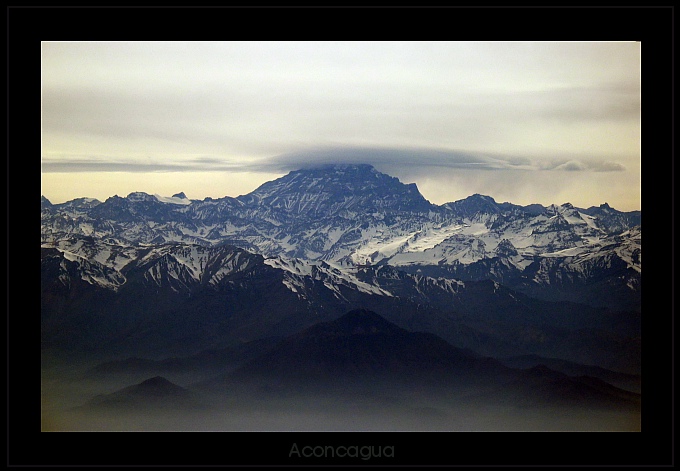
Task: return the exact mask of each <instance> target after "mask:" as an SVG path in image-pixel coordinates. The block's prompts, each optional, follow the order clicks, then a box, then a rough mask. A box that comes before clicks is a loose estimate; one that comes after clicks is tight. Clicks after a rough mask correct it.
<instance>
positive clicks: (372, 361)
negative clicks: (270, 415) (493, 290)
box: [232, 309, 500, 382]
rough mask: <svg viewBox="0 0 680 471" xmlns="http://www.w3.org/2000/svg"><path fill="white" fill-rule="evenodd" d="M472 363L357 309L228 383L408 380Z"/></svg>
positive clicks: (293, 340)
mask: <svg viewBox="0 0 680 471" xmlns="http://www.w3.org/2000/svg"><path fill="white" fill-rule="evenodd" d="M475 361H477V357H476V356H473V355H472V354H470V353H466V352H464V351H462V350H460V349H456V348H454V347H452V346H451V345H449V344H448V343H447V342H445V341H444V340H443V339H441V338H439V337H437V336H435V335H432V334H428V333H418V332H415V333H414V332H409V331H407V330H405V329H402V328H400V327H398V326H396V325H394V324H392V323H390V322H388V321H387V320H385V319H384V318H383V317H381V316H379V315H378V314H376V313H375V312H372V311H368V310H365V309H357V310H353V311H350V312H348V313H347V314H345V315H343V316H341V317H340V318H338V319H336V320H334V321H329V322H323V323H319V324H315V325H313V326H312V327H309V328H307V329H305V330H303V331H302V332H300V333H298V334H294V335H292V336H290V337H288V338H286V339H284V340H283V341H282V342H281V343H280V344H279V345H278V346H276V347H275V348H274V349H273V350H271V351H269V352H267V353H266V354H264V355H262V356H260V357H258V358H256V359H255V360H253V361H251V362H250V363H248V364H247V365H245V366H243V367H242V368H240V369H239V370H237V371H236V372H235V373H234V374H233V375H232V377H233V378H238V379H244V378H250V377H253V376H263V377H271V378H275V379H276V380H277V381H278V382H280V381H297V382H299V381H302V382H307V381H312V380H320V381H327V380H333V381H337V380H341V381H345V380H348V379H355V378H363V377H364V376H368V377H372V378H377V377H380V376H382V375H397V374H398V375H403V377H404V378H411V379H412V380H413V379H415V378H416V377H420V376H421V375H423V374H431V373H436V374H438V375H440V374H442V373H448V372H450V371H458V370H461V369H465V370H467V369H470V368H471V367H472V366H473V364H474V363H475ZM499 367H500V365H499Z"/></svg>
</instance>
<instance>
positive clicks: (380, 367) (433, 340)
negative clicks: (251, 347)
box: [202, 310, 639, 410]
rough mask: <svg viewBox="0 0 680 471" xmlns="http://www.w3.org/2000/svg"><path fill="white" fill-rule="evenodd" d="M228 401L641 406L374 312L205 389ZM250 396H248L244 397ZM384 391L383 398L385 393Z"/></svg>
mask: <svg viewBox="0 0 680 471" xmlns="http://www.w3.org/2000/svg"><path fill="white" fill-rule="evenodd" d="M202 388H204V389H205V390H210V391H214V392H221V393H223V394H225V393H226V394H229V393H230V392H233V393H235V394H241V393H244V392H245V394H246V395H250V394H256V395H257V394H264V395H265V396H266V395H268V394H274V395H275V397H280V396H281V394H283V395H285V396H287V395H289V394H292V395H293V397H297V396H305V395H306V394H310V393H314V394H321V393H324V394H327V393H331V394H333V395H337V397H338V398H340V397H345V395H349V396H350V397H352V396H353V395H354V394H356V393H359V394H364V393H366V392H368V393H369V394H371V395H380V394H388V395H396V396H398V397H401V396H402V395H406V396H409V395H411V394H413V392H414V391H418V393H419V394H424V395H425V396H426V397H431V398H432V400H435V398H437V399H436V400H444V401H454V402H457V401H462V402H463V403H465V402H468V401H472V402H477V401H479V400H480V399H483V400H493V401H494V402H497V401H502V402H505V403H511V404H516V405H518V406H523V405H524V406H527V405H528V406H530V407H535V406H538V405H540V404H544V405H547V404H549V405H553V406H554V405H556V404H561V405H566V406H570V407H571V406H575V407H579V408H581V407H585V408H587V407H596V408H601V407H604V408H615V409H616V408H630V409H633V410H635V409H636V408H638V407H639V395H637V394H635V393H631V392H628V391H624V390H620V389H618V388H616V387H614V386H611V385H609V384H608V383H606V382H604V381H601V380H598V379H596V378H590V377H587V376H580V377H571V376H568V375H565V374H563V373H559V372H557V371H553V370H551V369H549V368H548V367H545V366H542V365H541V366H538V367H534V368H532V369H529V370H516V369H513V368H508V367H506V366H504V365H502V364H501V363H500V362H498V361H496V360H493V359H491V358H486V357H480V356H479V355H475V354H473V353H471V352H469V351H465V350H461V349H458V348H455V347H453V346H452V345H450V344H449V343H447V342H446V341H444V340H443V339H442V338H440V337H437V336H436V335H432V334H429V333H423V332H410V331H407V330H405V329H402V328H400V327H398V326H396V325H394V324H392V323H390V322H388V321H387V320H386V319H384V318H383V317H381V316H379V315H378V314H376V313H375V312H372V311H368V310H353V311H350V312H348V313H346V314H344V315H343V316H341V317H339V318H338V319H336V320H333V321H330V322H322V323H318V324H316V325H313V326H311V327H309V328H307V329H305V330H303V331H301V332H299V333H297V334H294V335H291V336H288V337H287V338H285V339H284V340H283V341H281V343H279V344H278V345H277V346H276V347H274V348H273V349H272V350H270V351H268V352H266V353H264V354H262V355H260V356H259V357H256V358H255V359H253V360H251V361H249V362H247V363H246V364H245V365H244V366H242V367H241V368H239V369H237V370H236V371H235V372H233V373H230V374H228V375H226V376H223V377H222V378H219V379H213V380H210V381H207V382H205V383H203V385H202ZM248 391H250V392H248ZM388 391H389V392H388Z"/></svg>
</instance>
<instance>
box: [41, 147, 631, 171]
mask: <svg viewBox="0 0 680 471" xmlns="http://www.w3.org/2000/svg"><path fill="white" fill-rule="evenodd" d="M328 164H370V165H373V166H374V167H376V168H377V169H379V170H381V171H383V172H386V173H390V172H404V171H408V172H409V173H411V174H413V175H423V176H424V175H428V174H433V173H436V172H437V171H438V169H466V170H482V171H503V170H505V171H516V170H522V171H567V172H620V171H624V170H626V168H625V167H624V166H623V165H621V164H619V163H617V162H611V161H604V160H597V159H587V160H586V159H568V158H564V159H553V160H542V159H537V158H533V159H532V158H529V157H525V156H517V155H502V154H491V153H483V152H475V151H466V150H447V149H428V148H416V147H408V148H392V147H369V146H366V147H362V146H322V147H310V148H304V149H300V150H297V151H291V152H287V153H284V154H279V155H277V156H274V157H268V158H266V159H252V158H251V159H235V158H220V157H216V156H199V157H186V158H181V157H178V158H174V159H172V160H168V161H162V162H159V161H156V160H155V159H151V158H146V159H126V160H121V159H115V158H110V157H107V156H101V157H96V158H95V157H83V156H74V157H61V156H60V157H48V158H44V159H43V162H42V170H43V172H94V171H97V172H265V173H276V172H279V173H285V172H289V171H292V170H298V169H301V168H310V167H316V166H320V165H328Z"/></svg>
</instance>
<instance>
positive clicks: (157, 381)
mask: <svg viewBox="0 0 680 471" xmlns="http://www.w3.org/2000/svg"><path fill="white" fill-rule="evenodd" d="M167 384H173V383H171V382H170V381H168V380H167V379H165V378H164V377H162V376H154V377H153V378H149V379H147V380H144V381H142V382H141V383H139V385H140V386H155V385H167Z"/></svg>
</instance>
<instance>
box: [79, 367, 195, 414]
mask: <svg viewBox="0 0 680 471" xmlns="http://www.w3.org/2000/svg"><path fill="white" fill-rule="evenodd" d="M199 405H200V403H199V401H198V399H197V396H196V395H195V394H193V393H191V392H190V391H188V390H187V389H185V388H182V387H180V386H177V385H176V384H174V383H172V382H170V381H168V380H167V379H165V378H163V377H162V376H155V377H153V378H149V379H146V380H144V381H142V382H141V383H139V384H135V385H132V386H128V387H125V388H123V389H120V390H118V391H115V392H113V393H110V394H101V395H97V396H95V397H94V398H92V399H91V400H90V401H89V402H88V404H87V405H86V406H85V407H86V408H87V409H90V410H92V409H118V410H120V411H134V410H138V411H140V412H145V411H147V410H148V409H167V410H170V411H172V410H175V409H176V408H181V409H187V408H196V407H198V406H199Z"/></svg>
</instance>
